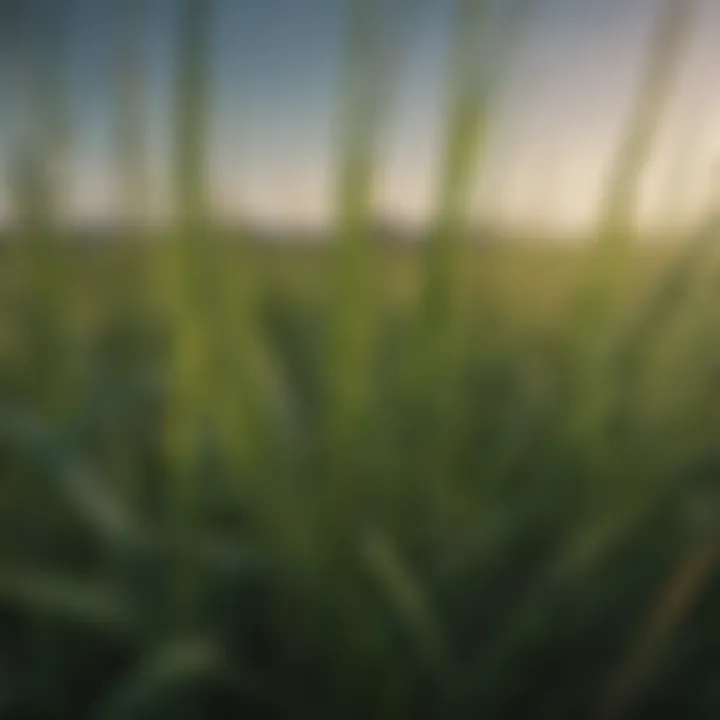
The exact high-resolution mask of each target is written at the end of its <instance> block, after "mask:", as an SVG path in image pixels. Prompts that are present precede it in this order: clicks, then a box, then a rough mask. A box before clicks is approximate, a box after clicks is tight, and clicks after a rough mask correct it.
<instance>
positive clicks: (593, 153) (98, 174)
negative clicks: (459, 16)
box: [0, 0, 720, 233]
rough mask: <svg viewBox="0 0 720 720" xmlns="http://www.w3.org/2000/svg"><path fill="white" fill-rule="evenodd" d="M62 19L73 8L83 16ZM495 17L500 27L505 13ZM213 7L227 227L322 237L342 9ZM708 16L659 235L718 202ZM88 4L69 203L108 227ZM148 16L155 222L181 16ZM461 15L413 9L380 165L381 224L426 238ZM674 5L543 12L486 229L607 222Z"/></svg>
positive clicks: (106, 8)
mask: <svg viewBox="0 0 720 720" xmlns="http://www.w3.org/2000/svg"><path fill="white" fill-rule="evenodd" d="M74 1H75V2H77V0H74ZM680 1H681V2H682V1H683V0H680ZM56 2H58V3H61V4H64V5H65V6H67V7H68V8H69V7H70V3H71V0H56ZM495 2H496V5H497V6H498V8H499V12H498V17H499V16H500V13H501V11H502V9H503V7H502V6H503V4H504V3H507V0H495ZM216 3H217V4H216V9H215V22H214V31H213V44H212V47H213V50H212V52H213V82H212V89H211V97H212V124H211V133H210V139H211V140H210V148H211V152H210V154H209V162H208V168H209V169H208V173H209V180H210V182H209V185H210V188H211V194H212V202H213V205H214V208H215V211H216V212H217V213H218V215H219V216H221V217H224V218H228V219H239V218H250V219H252V220H256V221H261V222H264V223H268V224H274V225H278V226H297V225H307V226H312V227H322V226H324V225H325V224H327V222H329V220H330V218H331V217H332V213H333V202H334V198H333V187H334V177H335V171H336V168H337V152H336V150H337V147H338V122H339V112H338V111H339V105H340V102H339V101H340V97H341V93H340V91H341V89H342V87H343V78H344V75H343V72H344V62H343V60H344V49H345V45H344V43H345V38H346V9H347V8H346V2H345V1H344V0H216ZM701 3H702V5H703V7H702V10H701V15H700V17H699V21H698V23H697V27H696V28H695V30H694V33H693V41H692V44H691V46H690V47H689V48H688V51H687V53H686V55H685V57H684V58H683V65H682V68H681V72H680V75H679V78H678V82H677V85H676V88H675V92H674V96H673V98H672V102H671V104H670V106H669V108H668V110H667V112H666V114H665V117H664V118H663V122H662V125H661V127H660V129H659V132H658V135H657V138H656V142H655V144H654V146H653V152H652V155H651V157H650V160H649V163H648V166H647V168H646V173H645V177H644V186H643V193H642V202H641V208H640V210H641V219H642V221H643V222H644V223H646V224H649V225H662V226H665V225H669V224H672V223H679V224H683V223H688V222H693V221H695V220H696V219H697V218H698V217H700V216H701V215H702V213H703V212H705V211H706V210H707V207H708V203H709V202H711V201H712V198H711V193H712V187H711V182H710V180H711V168H712V167H713V166H716V165H717V162H718V158H720V104H719V101H720V92H719V91H720V79H718V78H717V77H716V76H717V73H716V69H717V67H720V43H719V42H717V38H718V37H720V3H717V2H714V0H701ZM80 4H81V6H82V12H81V13H78V14H77V15H76V16H75V17H74V19H73V21H72V22H73V25H72V32H73V35H72V37H73V42H72V44H71V48H70V53H69V56H70V60H69V62H68V67H67V70H66V80H65V81H66V87H67V91H68V99H69V102H68V108H69V113H70V128H71V140H72V145H71V148H72V150H71V151H70V152H69V156H70V158H71V162H70V165H69V168H70V170H69V178H68V182H67V184H66V186H65V193H66V198H67V202H68V206H69V207H70V208H71V210H70V212H71V213H72V214H73V215H75V216H78V217H87V218H102V217H106V216H112V215H113V213H114V212H116V211H117V192H116V190H117V178H116V175H115V174H114V167H115V164H114V155H113V153H114V152H115V151H114V147H115V145H114V139H113V138H114V135H113V133H114V132H115V125H114V124H113V119H114V112H115V110H114V107H115V106H114V103H115V102H116V101H115V97H114V95H113V86H112V84H111V78H112V68H113V64H112V63H113V52H112V48H113V45H112V37H113V30H114V28H115V26H116V21H115V20H114V19H113V14H112V13H113V10H112V2H111V1H110V0H92V1H87V0H86V1H85V2H83V0H80ZM148 4H149V6H150V9H149V15H148V17H149V27H148V37H149V38H150V39H151V42H150V45H149V47H150V49H149V51H148V56H147V59H146V62H145V68H146V71H145V72H144V74H143V82H144V83H146V86H147V90H148V96H149V98H150V101H149V112H148V115H149V117H148V130H147V132H148V144H147V147H148V158H147V166H148V176H149V183H148V204H149V205H150V206H151V207H152V208H154V210H155V211H156V212H158V213H160V214H161V213H162V211H163V209H164V208H166V207H167V206H168V202H169V188H170V175H169V168H170V162H169V160H170V155H169V153H170V132H169V129H170V127H171V125H170V108H171V100H172V98H171V88H172V85H171V79H172V58H173V44H172V41H173V34H172V29H173V8H174V7H176V6H177V0H148ZM453 4H454V3H453V0H411V1H410V2H408V3H407V6H408V7H409V9H410V10H409V12H408V13H407V15H406V17H405V22H404V24H403V27H402V35H401V38H402V42H401V43H400V44H399V48H400V53H399V55H398V67H397V69H396V72H397V77H396V78H395V79H394V81H393V83H392V92H391V93H390V94H389V104H388V107H387V123H386V127H385V132H384V134H383V137H382V145H381V151H380V153H379V156H380V162H379V167H378V181H377V186H376V207H377V211H378V213H379V214H382V215H383V216H388V217H390V218H393V219H399V220H403V221H407V222H410V223H422V222H424V221H426V220H427V219H428V218H429V217H430V216H431V215H432V212H433V208H434V201H433V198H434V193H435V190H436V183H437V180H438V177H439V172H438V167H439V165H438V163H439V159H440V154H441V146H442V137H443V127H444V126H443V120H444V117H445V100H446V97H447V82H446V70H447V68H446V61H447V57H448V51H449V42H450V38H451V36H452V28H453V26H452V10H453ZM660 4H661V2H660V0H533V4H532V10H531V13H530V15H529V16H528V18H527V22H526V23H525V25H524V26H523V29H522V33H521V35H520V36H519V37H518V43H517V46H516V47H513V48H512V52H509V53H508V57H507V58H506V62H505V63H504V67H503V69H502V74H501V76H500V80H501V82H499V83H498V86H497V87H496V92H495V94H494V103H493V107H492V113H491V115H490V117H489V125H488V129H487V132H488V136H487V140H486V143H485V145H484V154H483V163H482V171H481V172H479V173H478V179H477V183H476V185H477V187H476V188H475V191H474V193H473V202H472V213H473V215H474V216H475V217H476V218H478V219H488V220H492V221H497V222H502V223H505V224H508V225H515V226H518V227H524V226H528V225H531V226H533V227H537V226H543V227H547V228H548V229H553V230H556V231H568V232H570V233H574V232H577V231H582V230H583V229H584V228H586V227H588V226H589V225H590V224H591V223H592V222H593V221H594V218H595V216H596V213H597V208H598V203H599V200H600V198H601V197H602V192H603V188H604V183H606V181H607V176H608V173H609V170H610V167H611V162H612V158H613V153H614V150H615V149H616V147H617V144H618V141H619V136H620V133H621V132H622V129H623V127H624V125H625V124H626V123H627V118H628V115H629V113H630V111H631V109H632V107H633V105H632V101H633V98H634V97H635V91H636V90H637V87H638V83H639V81H640V78H641V76H642V70H643V67H644V65H643V62H644V61H645V60H646V57H647V50H648V41H649V38H650V36H651V32H652V30H653V27H654V23H655V22H656V15H657V10H658V7H659V5H660ZM493 17H494V16H493ZM501 29H502V26H501V25H499V24H497V23H496V22H494V21H493V22H489V23H488V28H487V37H486V38H485V39H484V43H486V47H490V48H493V47H495V45H493V43H495V44H496V45H497V43H498V42H502V40H501V39H500V37H501V36H500V35H499V33H500V31H501ZM482 50H483V48H478V51H479V52H481V51H482ZM390 71H391V70H390V68H388V73H389V72H390ZM6 76H7V73H5V74H3V73H2V72H0V82H2V83H3V84H2V85H1V86H0V121H2V120H3V119H4V120H5V122H2V123H1V124H0V215H2V213H3V212H4V210H3V208H6V206H7V195H8V192H7V190H8V183H7V174H6V173H3V172H2V170H3V169H5V170H6V169H7V167H8V158H9V157H10V156H11V155H12V150H13V148H14V147H15V145H16V144H17V139H16V138H17V135H14V134H13V131H12V128H13V124H12V123H11V122H8V121H7V120H8V117H9V115H8V111H9V110H12V107H13V102H17V101H16V100H13V98H14V97H15V96H13V95H12V93H11V92H10V89H9V85H8V83H7V82H3V78H5V79H7V78H6ZM3 96H4V97H5V100H6V102H2V98H3Z"/></svg>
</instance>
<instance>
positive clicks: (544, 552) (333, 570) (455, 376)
mask: <svg viewBox="0 0 720 720" xmlns="http://www.w3.org/2000/svg"><path fill="white" fill-rule="evenodd" d="M37 1H38V2H39V0H37ZM33 3H36V0H33ZM213 5H214V4H212V3H207V2H204V1H203V0H183V2H181V3H179V4H178V6H177V8H176V9H177V11H178V28H177V29H178V37H177V47H176V50H177V55H176V63H177V65H176V69H177V74H176V78H175V81H176V82H175V87H174V96H175V108H176V109H175V121H176V125H175V129H174V179H175V190H176V204H177V210H178V213H177V215H178V223H177V226H176V227H175V228H174V229H173V231H172V232H168V233H165V234H163V235H162V236H161V237H154V236H151V234H150V233H149V231H148V230H147V229H146V228H143V229H142V230H141V231H139V232H140V238H141V239H144V242H139V243H130V242H128V243H121V244H119V245H116V246H112V247H109V248H103V249H101V250H98V249H97V248H95V247H93V246H92V245H90V246H87V245H82V244H78V243H76V242H73V241H74V240H75V238H72V237H64V238H62V239H61V236H62V235H63V232H64V229H65V226H64V225H63V224H62V223H61V222H59V221H58V219H57V217H56V216H55V215H53V213H52V212H51V211H50V209H49V207H50V205H49V203H48V204H46V203H45V202H44V198H45V196H46V193H48V194H50V191H51V190H52V189H53V187H52V184H48V186H47V188H46V189H45V190H44V189H43V188H41V187H40V186H37V185H33V184H29V185H24V184H22V183H21V184H20V187H19V188H18V193H17V203H18V206H19V207H20V209H22V210H23V211H24V212H23V213H21V217H22V218H24V220H23V222H21V223H20V224H19V225H18V228H17V240H18V241H17V242H13V243H8V244H7V245H4V246H3V247H2V248H0V259H1V260H2V262H0V287H1V288H2V291H3V292H2V295H1V296H0V313H1V318H2V319H1V321H0V467H1V468H2V477H3V481H4V482H3V489H2V492H0V681H1V683H0V716H2V717H9V718H28V717H31V718H56V717H73V718H85V717H87V718H97V717H99V718H114V719H116V720H119V719H121V718H138V717H153V718H156V717H158V718H159V717H173V718H174V717H216V716H217V717H257V718H269V717H313V718H316V717H328V718H355V717H357V718H367V717H387V718H418V717H437V718H456V717H457V718H464V717H478V716H486V717H492V718H525V717H552V718H563V717H567V718H578V717H613V718H627V717H637V718H645V717H647V718H656V717H693V718H714V717H716V716H717V713H718V711H719V710H720V696H718V694H717V689H716V676H715V675H716V674H715V672H714V670H713V668H714V667H716V665H717V660H718V651H717V642H716V640H717V633H718V631H719V630H720V626H719V625H718V617H717V610H716V609H715V607H716V601H717V597H716V596H717V592H718V588H717V583H716V577H715V574H714V571H715V562H716V557H717V530H716V528H717V522H718V493H717V488H716V482H717V473H718V471H719V470H720V457H718V453H717V437H718V431H720V413H718V411H717V410H716V408H717V407H718V402H717V399H718V397H717V396H716V393H718V391H719V390H720V385H719V384H718V377H719V376H718V367H720V366H719V365H718V361H719V360H720V355H718V352H719V350H720V335H718V331H717V327H716V326H717V322H716V321H717V317H716V310H715V307H716V305H717V301H718V297H717V295H718V290H719V289H720V285H719V284H718V276H717V258H716V253H715V249H714V240H715V235H716V232H717V228H715V227H714V226H708V227H707V228H705V229H704V230H703V232H702V233H698V234H697V236H694V237H688V238H687V242H686V244H685V245H684V246H683V248H682V249H681V250H680V251H679V253H678V254H677V255H674V254H673V253H670V252H668V251H666V250H665V249H664V248H662V247H653V248H649V249H648V248H642V249H640V248H636V249H635V251H634V252H632V253H628V254H627V257H626V259H625V260H623V263H624V265H623V278H624V280H623V284H622V288H621V291H620V294H618V295H617V296H615V295H613V293H615V292H617V288H616V287H614V286H612V287H610V286H607V285H603V284H602V283H600V285H601V286H602V287H600V285H598V284H597V269H598V268H597V265H596V263H598V262H599V260H598V254H597V253H598V248H597V247H593V246H588V247H584V248H578V249H573V250H570V249H563V248H559V247H556V246H550V245H547V246H545V245H541V246H538V247H533V248H529V247H510V246H508V247H496V246H493V247H490V246H483V245H479V246H478V245H471V243H470V240H471V237H472V233H471V231H470V228H469V226H468V223H467V213H468V208H469V204H470V203H471V194H472V191H473V187H472V186H473V183H474V180H475V178H476V176H477V173H478V171H479V168H481V165H482V158H483V147H484V143H485V142H486V140H487V135H486V126H487V121H488V113H489V111H490V104H491V103H490V98H491V90H492V88H493V83H494V82H495V81H496V80H495V76H494V75H491V77H490V80H489V81H488V78H487V76H486V75H485V74H484V68H483V67H481V66H479V65H477V62H476V54H475V53H476V49H477V47H478V43H479V41H480V40H481V38H482V37H483V36H484V33H485V32H487V23H488V22H489V20H488V18H489V15H488V13H487V7H486V5H485V4H484V3H482V2H477V0H462V2H460V3H459V5H458V9H457V17H456V23H455V39H454V41H453V43H452V49H451V53H450V59H449V64H448V76H447V88H448V100H447V108H446V115H447V123H446V128H445V136H444V138H443V143H442V146H443V157H442V158H441V167H442V168H443V170H442V176H441V178H440V182H439V192H438V198H437V207H436V217H435V222H434V225H433V227H432V230H431V232H430V240H429V244H426V245H422V246H420V247H417V248H400V247H393V246H387V247H385V246H383V245H381V244H379V243H377V242H375V240H376V238H375V235H374V233H375V231H374V229H373V217H374V212H373V192H374V188H375V173H376V171H377V159H378V157H379V156H380V155H381V154H382V148H383V146H382V142H383V137H384V135H383V133H384V129H385V122H386V119H387V115H386V113H387V111H388V109H389V106H390V101H391V96H392V89H393V87H394V85H393V83H394V82H395V72H396V70H397V63H399V62H400V60H401V54H402V52H401V51H402V50H403V40H402V38H403V37H404V33H405V32H406V31H407V25H406V24H405V23H406V22H407V20H406V18H407V13H408V12H409V11H408V9H407V6H406V5H405V4H403V3H401V2H397V3H381V2H360V1H358V2H354V3H351V7H350V10H351V14H350V17H349V21H348V22H349V25H348V33H347V34H348V39H347V42H348V52H347V57H348V61H347V75H346V76H345V78H344V80H343V91H344V93H345V96H344V101H343V102H344V105H343V108H342V110H341V113H342V114H341V116H340V127H339V133H338V135H339V139H340V140H339V142H340V148H339V150H338V153H337V157H338V160H339V162H338V186H337V190H338V198H337V200H338V207H337V223H336V226H335V228H334V236H335V243H334V244H333V245H332V246H331V247H329V248H319V249H317V248H316V249H313V250H310V249H307V248H306V249H299V248H281V249H277V248H268V247H253V246H252V244H251V243H235V244H233V243H228V242H223V240H222V238H221V237H220V233H219V231H218V230H217V229H216V228H215V227H214V226H213V222H212V216H211V213H210V208H209V198H208V189H207V182H206V176H205V173H206V168H205V165H204V163H205V160H206V158H207V155H208V153H207V148H208V144H209V141H210V138H209V135H208V133H209V125H210V124H209V122H208V117H209V111H210V108H211V107H212V100H211V98H210V96H209V89H210V87H211V85H212V83H211V71H212V68H211V64H210V42H211V28H212V24H213V22H214V20H213V10H214V7H213ZM34 6H35V7H36V8H39V7H42V3H40V4H35V5H34ZM0 7H2V8H4V7H5V6H4V5H2V6H0ZM68 7H69V6H68ZM668 7H669V6H668ZM683 7H686V6H685V5H683ZM118 9H119V10H120V9H121V11H122V12H123V13H125V12H127V13H128V15H127V17H126V20H127V23H128V24H127V25H123V26H121V28H120V31H121V33H128V36H127V37H126V38H125V41H126V42H127V44H125V43H124V42H123V43H122V46H121V55H122V56H123V57H124V56H125V55H124V53H130V54H132V53H134V52H135V45H134V43H133V42H131V39H132V38H134V37H136V35H135V33H136V32H139V29H140V26H141V25H142V22H143V20H142V16H141V15H135V13H140V9H141V5H140V4H139V3H133V4H132V5H127V4H125V3H122V4H119V5H118ZM56 10H57V7H56ZM673 12H685V11H682V10H681V9H678V8H677V7H675V8H674V10H673ZM522 14H523V13H522V12H520V11H518V14H517V18H518V22H519V18H521V17H522ZM61 15H62V13H61ZM673 18H674V20H672V23H671V24H672V26H673V28H674V29H673V31H672V33H674V32H680V31H679V30H677V25H676V24H675V23H676V21H678V18H676V17H675V16H673ZM145 19H147V18H145ZM668 22H669V21H668ZM136 23H137V25H136ZM677 24H678V25H681V23H679V21H678V22H677ZM29 27H32V25H30V26H29ZM511 29H512V30H513V32H516V31H517V27H515V26H514V25H513V28H511ZM672 33H670V34H671V35H672ZM661 34H662V35H663V37H664V38H665V40H663V41H660V42H659V44H660V45H661V46H663V47H664V46H665V44H666V43H670V44H674V43H675V40H673V41H672V42H671V41H670V40H668V38H667V36H666V34H665V33H661ZM50 47H51V46H45V45H43V52H42V53H40V56H41V57H44V60H43V61H42V63H41V64H40V66H39V67H40V68H41V69H42V70H43V71H44V72H46V73H49V75H48V78H50V79H47V80H46V81H47V82H50V81H51V79H52V75H53V73H50V70H53V71H56V70H58V68H59V66H60V63H59V61H58V59H57V57H54V58H52V59H49V57H48V56H47V55H46V52H49V50H50ZM138 51H139V50H138ZM673 55H674V54H673ZM678 57H679V55H678ZM658 58H659V55H658ZM658 58H655V59H654V60H653V59H652V58H651V64H653V63H657V62H660V60H659V59H658ZM124 62H125V61H124V60H122V61H121V62H120V64H121V65H123V64H124ZM505 62H506V61H503V62H502V63H501V65H503V66H504V63H505ZM664 62H665V60H663V61H662V63H664ZM43 63H44V64H43ZM662 63H661V67H660V68H659V69H658V68H656V69H655V71H653V73H651V75H653V77H654V78H655V79H654V80H653V81H652V82H650V85H651V86H652V87H653V88H656V87H660V86H662V87H665V86H666V83H667V81H668V79H669V75H670V71H671V70H672V69H673V67H674V62H669V64H668V65H663V64H662ZM51 65H52V66H53V67H51ZM55 65H57V67H55ZM378 65H379V66H380V67H381V69H382V74H380V73H379V71H378V67H377V66H378ZM500 69H502V68H500ZM39 77H43V75H42V73H40V75H39ZM118 79H119V83H120V90H119V92H120V94H121V96H122V98H123V99H122V100H120V105H121V106H122V105H124V104H126V103H132V104H133V108H132V109H133V111H135V112H137V113H138V115H136V116H135V115H133V117H130V115H128V116H127V117H125V118H124V119H123V118H120V119H119V120H120V123H121V126H120V129H119V137H118V142H119V146H120V147H121V148H122V150H121V155H122V156H123V157H124V159H125V160H126V161H127V163H123V162H121V163H119V174H120V176H122V177H121V180H122V182H121V187H123V188H125V191H127V198H126V202H127V203H128V205H133V204H134V202H135V200H134V199H132V198H131V195H133V192H132V190H133V187H132V186H134V185H135V177H136V175H137V178H138V179H137V182H140V175H142V173H143V169H142V167H141V165H142V163H141V155H142V151H141V150H140V148H141V147H142V138H139V137H136V134H138V133H140V132H141V127H142V125H143V122H142V117H143V114H142V102H141V101H136V100H130V97H131V96H132V97H133V98H134V97H135V96H136V93H138V94H139V93H141V88H140V86H139V85H138V86H136V85H135V81H136V79H135V78H133V77H130V76H124V75H123V74H122V73H120V75H119V78H118ZM52 82H56V79H52ZM488 83H489V84H488ZM34 87H35V90H36V91H37V90H38V87H40V86H39V85H38V86H34ZM646 90H647V89H646ZM647 92H648V93H649V94H650V95H653V96H655V94H656V93H657V92H658V91H657V90H656V89H651V90H647ZM664 92H665V91H664V90H663V92H662V93H661V94H664ZM39 94H40V95H42V100H43V101H47V102H50V106H49V108H48V109H47V110H43V111H42V112H43V118H44V119H46V120H49V119H56V118H57V123H56V122H55V121H54V120H53V121H52V122H49V126H48V127H49V129H48V130H47V133H49V134H50V135H52V133H53V132H55V131H57V129H58V126H59V125H60V124H61V122H60V120H59V118H60V116H61V114H62V92H58V93H55V92H53V93H45V92H40V93H39ZM33 98H34V99H35V101H37V99H38V98H37V96H34V95H32V94H30V95H29V100H28V102H29V103H30V107H31V108H32V107H34V106H33V105H32V103H33ZM136 102H137V105H136V104H135V103H136ZM647 102H648V101H641V103H640V104H641V105H643V106H645V105H646V104H647ZM649 104H650V105H652V106H655V105H656V103H655V102H650V103H649ZM657 112H660V111H659V110H658V111H657ZM31 114H34V115H36V116H37V115H38V114H40V111H31ZM640 114H641V115H642V116H643V117H646V116H648V115H649V116H652V119H651V121H647V122H646V120H642V122H640V121H637V122H638V123H639V124H640V125H642V126H643V127H644V128H645V126H646V125H647V124H648V123H649V124H650V125H654V124H655V123H656V118H655V115H656V111H652V112H649V113H648V112H645V111H643V112H642V113H640ZM633 122H635V121H633ZM645 129H647V128H645ZM637 132H639V131H638V130H637V129H635V130H632V129H631V131H630V135H635V134H636V133H637ZM642 134H643V136H644V134H645V130H643V131H642ZM46 141H47V138H46V137H45V135H44V134H41V135H40V136H39V138H38V139H36V140H35V141H34V142H35V143H36V144H34V145H33V147H32V148H30V149H31V150H32V151H33V152H34V153H37V155H36V157H37V159H38V161H39V160H47V159H48V153H49V152H50V151H49V150H48V151H46V150H45V145H44V143H45V142H46ZM632 146H633V149H632V151H629V150H626V151H621V156H622V154H623V152H624V153H625V157H624V158H623V157H620V159H619V160H618V163H619V166H620V167H623V168H625V169H623V170H622V172H621V175H622V176H623V178H628V177H631V176H632V178H633V179H632V183H631V184H634V183H635V182H636V181H637V173H638V172H639V170H638V168H637V165H638V163H639V161H638V156H639V155H642V154H644V151H643V152H640V151H639V150H638V149H637V147H636V144H635V143H634V142H633V143H632ZM36 174H37V175H39V174H40V170H39V169H37V168H34V167H33V168H32V172H31V173H30V175H31V176H32V177H36ZM627 182H630V181H629V180H627ZM625 183H626V179H623V181H622V183H620V184H621V185H624V184H625ZM630 194H631V193H630ZM619 202H620V201H619V200H618V203H619ZM623 202H625V195H623ZM611 205H612V206H615V202H613V203H611ZM618 207H619V205H618ZM611 214H612V215H613V216H615V215H617V214H621V215H624V214H625V211H624V210H623V211H622V212H621V213H620V211H618V213H616V212H615V211H613V212H612V213H611ZM128 232H129V233H130V231H128ZM136 232H138V231H136ZM604 232H605V230H604V229H603V228H602V227H601V228H600V229H599V231H598V238H599V239H600V240H601V241H602V240H603V238H605V237H606V236H605V235H604V234H603V233H604ZM613 232H615V231H614V230H613ZM133 239H135V240H137V239H138V238H133ZM246 239H250V240H252V238H246ZM129 240H131V238H130V237H128V241H129ZM145 241H146V242H145ZM598 245H602V242H600V243H598ZM38 253H39V254H38ZM33 259H36V260H37V262H28V260H33ZM588 267H590V273H588ZM610 271H613V268H612V267H611V268H610ZM598 287H600V290H599V291H598ZM130 288H132V291H129V289H130ZM588 292H589V295H588ZM588 297H591V298H592V302H593V303H596V305H592V303H590V305H588V303H587V298H588ZM38 336H41V337H43V338H45V337H49V338H50V340H49V341H48V344H39V342H38V340H37V338H38ZM45 373H47V375H46V374H45Z"/></svg>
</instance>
